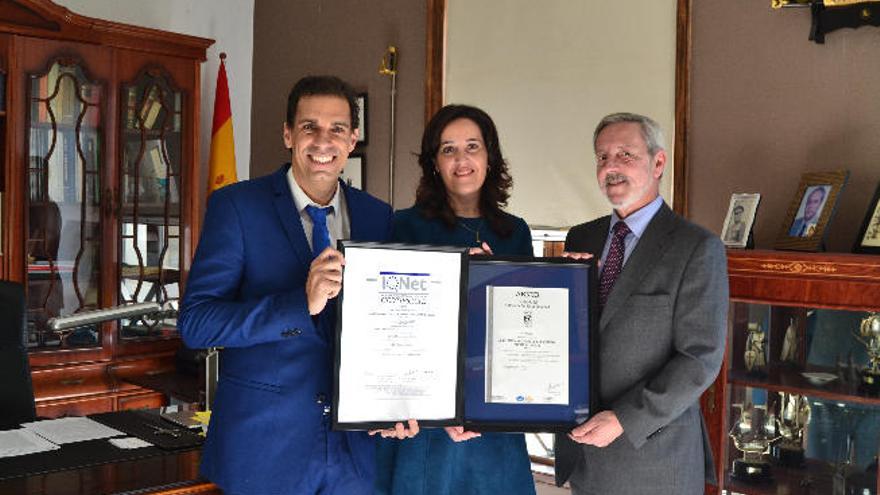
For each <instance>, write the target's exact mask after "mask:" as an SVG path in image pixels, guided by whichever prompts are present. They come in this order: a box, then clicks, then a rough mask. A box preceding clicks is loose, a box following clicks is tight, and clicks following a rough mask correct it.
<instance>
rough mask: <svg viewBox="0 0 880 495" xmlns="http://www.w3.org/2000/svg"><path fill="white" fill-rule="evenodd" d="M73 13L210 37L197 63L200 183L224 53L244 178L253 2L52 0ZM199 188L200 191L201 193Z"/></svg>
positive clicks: (238, 161)
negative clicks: (199, 70) (199, 71)
mask: <svg viewBox="0 0 880 495" xmlns="http://www.w3.org/2000/svg"><path fill="white" fill-rule="evenodd" d="M55 3H57V4H59V5H62V6H64V7H66V8H68V9H70V10H71V11H73V12H76V13H77V14H81V15H85V16H89V17H96V18H100V19H106V20H110V21H116V22H124V23H127V24H134V25H137V26H144V27H149V28H155V29H162V30H165V31H173V32H176V33H183V34H189V35H193V36H201V37H203V38H211V39H213V40H215V41H216V42H215V43H214V44H213V45H212V46H211V47H210V48H208V53H207V58H208V60H207V62H205V63H203V64H202V76H201V80H202V91H201V98H202V101H201V122H200V126H201V130H200V133H199V135H200V136H201V139H200V145H199V146H200V150H201V157H202V178H201V179H200V183H201V184H206V181H207V170H208V166H207V163H208V154H209V153H210V150H211V120H212V118H213V116H214V90H215V86H216V84H217V67H218V66H219V65H220V59H219V54H220V52H226V54H227V58H226V75H227V76H228V78H229V92H230V102H231V104H232V119H233V127H234V131H235V156H236V168H237V169H238V178H239V179H242V178H247V177H248V173H249V168H250V167H249V163H248V160H249V158H250V154H251V153H250V133H251V129H250V127H251V123H250V119H251V62H252V59H253V43H252V40H253V28H254V25H253V12H254V0H149V1H146V2H145V1H140V0H114V1H112V2H111V1H95V0H55ZM204 188H205V186H202V188H201V189H200V190H204Z"/></svg>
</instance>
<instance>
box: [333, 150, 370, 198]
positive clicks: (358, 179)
mask: <svg viewBox="0 0 880 495" xmlns="http://www.w3.org/2000/svg"><path fill="white" fill-rule="evenodd" d="M366 166H367V157H366V156H365V155H363V154H362V153H352V154H351V155H348V160H346V162H345V168H343V169H342V173H341V174H339V178H340V179H342V181H343V182H345V183H346V185H349V186H351V187H355V188H357V189H360V190H362V191H363V190H364V184H365V183H366V181H365V180H364V169H365V167H366Z"/></svg>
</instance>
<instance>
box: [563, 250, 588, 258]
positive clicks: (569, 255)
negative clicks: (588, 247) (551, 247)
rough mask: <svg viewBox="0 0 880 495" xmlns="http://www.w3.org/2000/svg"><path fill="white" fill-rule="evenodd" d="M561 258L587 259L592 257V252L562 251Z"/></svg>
mask: <svg viewBox="0 0 880 495" xmlns="http://www.w3.org/2000/svg"><path fill="white" fill-rule="evenodd" d="M562 257H563V258H571V259H573V260H588V259H590V258H592V257H593V254H592V253H575V252H572V251H563V252H562Z"/></svg>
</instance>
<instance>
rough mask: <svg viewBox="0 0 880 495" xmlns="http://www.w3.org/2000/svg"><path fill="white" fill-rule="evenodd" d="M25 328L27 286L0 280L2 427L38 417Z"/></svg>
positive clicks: (0, 406) (0, 407)
mask: <svg viewBox="0 0 880 495" xmlns="http://www.w3.org/2000/svg"><path fill="white" fill-rule="evenodd" d="M26 328H27V323H26V321H25V299H24V287H22V285H21V284H18V283H15V282H8V281H5V280H0V429H8V428H15V427H16V426H18V425H19V424H21V423H26V422H28V421H33V420H34V419H36V409H35V407H34V389H33V385H32V384H31V370H30V366H29V365H28V355H27V348H26V347H25V346H24V337H25V329H26Z"/></svg>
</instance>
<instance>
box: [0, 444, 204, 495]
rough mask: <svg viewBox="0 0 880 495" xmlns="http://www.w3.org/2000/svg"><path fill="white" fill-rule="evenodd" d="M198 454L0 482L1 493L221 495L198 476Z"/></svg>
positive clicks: (172, 455) (189, 452) (198, 452)
mask: <svg viewBox="0 0 880 495" xmlns="http://www.w3.org/2000/svg"><path fill="white" fill-rule="evenodd" d="M199 454H200V451H198V450H190V451H185V452H172V453H166V454H163V455H158V456H154V457H148V458H146V459H138V460H133V461H123V462H111V463H107V464H100V465H97V466H89V467H83V468H75V469H69V470H65V471H56V472H51V473H44V474H32V475H27V476H24V477H18V478H11V479H6V480H0V493H3V494H15V495H95V494H113V493H118V494H125V493H129V494H133V493H137V494H138V495H140V494H162V495H190V494H199V495H209V494H218V495H220V494H222V492H221V491H220V489H219V488H217V486H216V485H214V484H213V483H209V482H207V481H205V480H203V479H200V478H199V477H198V470H199V458H200V455H199Z"/></svg>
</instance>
